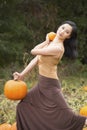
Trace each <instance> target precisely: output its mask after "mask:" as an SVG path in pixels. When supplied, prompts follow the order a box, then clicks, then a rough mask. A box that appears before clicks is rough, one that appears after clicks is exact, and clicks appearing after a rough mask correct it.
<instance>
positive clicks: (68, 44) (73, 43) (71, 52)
mask: <svg viewBox="0 0 87 130" xmlns="http://www.w3.org/2000/svg"><path fill="white" fill-rule="evenodd" d="M63 24H69V25H70V26H72V33H71V36H70V38H69V39H65V41H64V48H65V52H64V56H65V57H68V58H70V59H75V58H76V57H77V56H78V52H77V26H76V24H75V23H74V22H72V21H65V22H63V23H62V25H63Z"/></svg>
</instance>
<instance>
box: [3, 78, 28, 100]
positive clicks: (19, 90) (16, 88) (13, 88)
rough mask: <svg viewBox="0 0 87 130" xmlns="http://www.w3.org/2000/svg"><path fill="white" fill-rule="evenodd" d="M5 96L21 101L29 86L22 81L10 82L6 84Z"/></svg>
mask: <svg viewBox="0 0 87 130" xmlns="http://www.w3.org/2000/svg"><path fill="white" fill-rule="evenodd" d="M4 94H5V96H6V97H7V98H8V99H11V100H21V99H23V98H24V97H25V96H26V94H27V85H26V83H25V82H24V81H21V80H16V81H15V80H9V81H7V82H6V83H5V86H4Z"/></svg>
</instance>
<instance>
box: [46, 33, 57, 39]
mask: <svg viewBox="0 0 87 130" xmlns="http://www.w3.org/2000/svg"><path fill="white" fill-rule="evenodd" d="M55 36H56V33H54V32H50V33H48V37H49V40H50V41H52V40H53V39H54V38H55Z"/></svg>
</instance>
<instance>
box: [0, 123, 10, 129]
mask: <svg viewBox="0 0 87 130" xmlns="http://www.w3.org/2000/svg"><path fill="white" fill-rule="evenodd" d="M10 129H11V125H10V124H8V123H4V124H1V125H0V130H10Z"/></svg>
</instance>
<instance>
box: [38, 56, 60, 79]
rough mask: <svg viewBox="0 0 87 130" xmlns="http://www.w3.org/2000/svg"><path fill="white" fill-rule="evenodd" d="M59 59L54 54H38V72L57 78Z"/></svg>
mask: <svg viewBox="0 0 87 130" xmlns="http://www.w3.org/2000/svg"><path fill="white" fill-rule="evenodd" d="M58 62H59V60H58V58H56V57H54V56H39V61H38V67H39V74H40V75H43V76H46V77H49V78H54V79H58V75H57V64H58Z"/></svg>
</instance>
